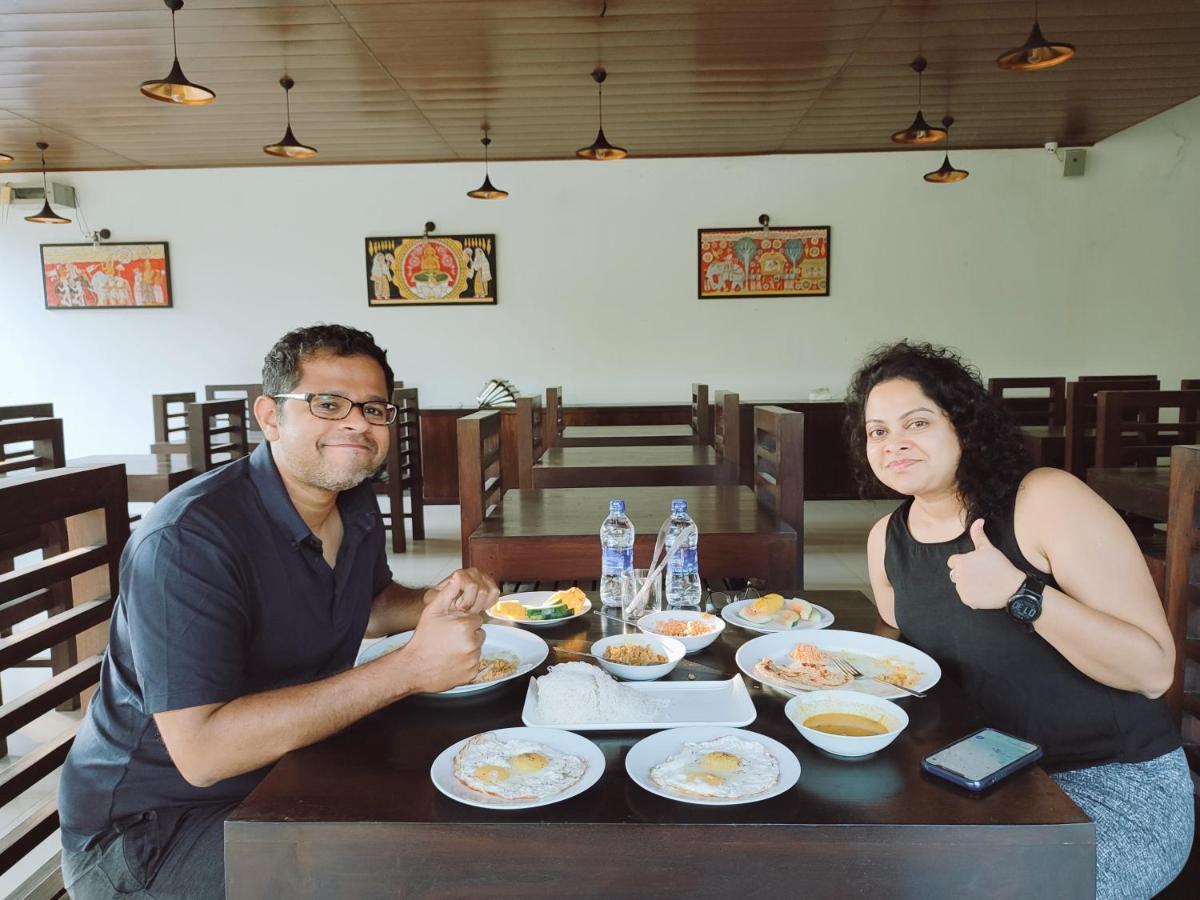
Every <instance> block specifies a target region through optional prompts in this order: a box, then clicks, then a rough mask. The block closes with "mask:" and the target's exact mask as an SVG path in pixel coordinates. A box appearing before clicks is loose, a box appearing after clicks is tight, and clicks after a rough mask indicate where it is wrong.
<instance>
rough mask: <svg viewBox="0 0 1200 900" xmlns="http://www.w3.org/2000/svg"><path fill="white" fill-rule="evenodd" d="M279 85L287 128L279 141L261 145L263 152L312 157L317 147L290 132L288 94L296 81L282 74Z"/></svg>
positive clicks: (315, 153) (293, 157) (304, 157)
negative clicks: (285, 113)
mask: <svg viewBox="0 0 1200 900" xmlns="http://www.w3.org/2000/svg"><path fill="white" fill-rule="evenodd" d="M279 86H280V87H281V88H283V104H284V107H285V108H286V110H287V128H286V129H285V130H284V132H283V137H282V138H280V139H279V143H278V144H267V145H266V146H265V147H263V153H269V154H271V155H272V156H284V157H287V158H288V159H312V158H313V157H314V156H316V155H317V148H316V147H310V146H308V144H302V143H300V142H299V141H298V140H296V136H295V135H294V134H292V101H291V99H290V96H291V92H292V88H294V87H295V86H296V82H294V81H293V80H292V79H291V78H290V77H289V76H287V75H284V76H283V77H282V78H280V79H279Z"/></svg>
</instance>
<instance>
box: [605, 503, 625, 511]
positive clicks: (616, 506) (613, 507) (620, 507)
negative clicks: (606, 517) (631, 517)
mask: <svg viewBox="0 0 1200 900" xmlns="http://www.w3.org/2000/svg"><path fill="white" fill-rule="evenodd" d="M608 511H609V512H619V513H623V512H625V501H624V500H609V501H608Z"/></svg>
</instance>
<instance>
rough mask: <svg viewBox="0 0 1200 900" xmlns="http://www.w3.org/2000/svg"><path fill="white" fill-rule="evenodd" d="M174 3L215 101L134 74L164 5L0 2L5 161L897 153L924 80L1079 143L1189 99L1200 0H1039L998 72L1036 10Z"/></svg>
mask: <svg viewBox="0 0 1200 900" xmlns="http://www.w3.org/2000/svg"><path fill="white" fill-rule="evenodd" d="M603 5H604V4H603V0H187V2H186V5H185V7H184V9H183V10H182V11H181V12H180V13H179V15H178V16H177V18H176V24H177V26H178V36H179V55H180V61H181V63H182V65H183V68H184V71H185V72H186V73H187V74H188V77H189V78H191V79H193V80H194V81H196V82H199V83H201V84H204V85H207V86H208V87H211V88H212V89H213V90H215V91H216V93H217V100H216V102H215V103H214V104H212V105H211V106H206V107H197V108H176V107H172V106H169V105H167V104H156V103H154V102H152V101H149V100H146V99H145V98H143V97H142V96H141V95H140V94H139V93H138V91H137V85H138V84H139V83H140V82H141V81H143V80H145V79H147V78H153V77H156V76H161V75H163V74H165V73H166V71H167V69H168V68H169V66H170V62H171V21H170V18H171V17H170V13H169V12H168V11H167V10H166V9H165V8H164V7H163V5H162V3H161V0H4V2H2V3H0V151H3V152H7V153H11V154H13V155H14V156H15V157H16V162H15V163H14V164H13V165H10V166H6V167H5V169H6V171H10V172H11V171H31V170H35V169H36V168H37V164H38V159H37V153H36V150H35V149H34V148H33V143H34V142H35V141H36V140H39V139H45V140H47V141H49V142H50V144H51V150H50V152H49V154H48V156H47V161H48V164H49V166H50V167H51V168H53V169H64V168H65V169H120V168H156V167H166V166H189V167H191V166H240V165H279V164H282V165H296V163H295V162H290V161H279V160H276V159H273V158H271V157H268V156H266V155H265V154H263V153H262V150H261V148H262V145H263V144H265V143H268V142H270V141H273V140H275V139H277V138H278V136H279V134H280V133H282V127H283V121H284V118H283V98H282V96H281V94H282V91H281V89H280V88H279V86H278V79H279V76H280V75H281V74H282V73H283V72H284V71H285V70H286V71H287V72H288V73H289V74H290V75H292V77H293V78H295V80H296V88H295V89H294V90H293V92H292V95H291V99H292V123H293V126H294V127H295V130H296V134H297V136H298V137H300V138H301V139H302V140H304V141H306V142H308V143H311V144H314V145H315V146H317V147H318V149H319V150H320V151H321V155H320V156H319V157H318V161H319V162H337V163H350V162H387V161H392V162H409V161H433V160H446V161H453V160H476V159H478V158H479V156H480V150H479V137H480V128H481V125H482V123H483V122H484V121H486V122H487V123H488V124H489V126H490V128H491V134H492V137H493V139H494V141H495V143H494V144H493V145H492V148H491V149H492V158H493V159H496V160H504V159H555V158H570V157H571V156H572V154H573V152H574V150H575V149H576V148H577V147H580V146H583V145H585V144H587V143H589V142H590V141H591V139H592V137H593V136H594V135H595V129H596V90H595V85H594V84H593V83H592V81H591V79H590V78H589V73H590V71H591V69H592V68H593V67H594V66H595V65H596V64H598V63H603V64H604V65H606V66H607V68H608V70H609V80H608V81H607V82H606V84H605V89H604V118H605V131H606V132H607V133H608V135H609V137H610V139H611V140H613V141H614V142H616V143H619V144H621V145H622V146H626V147H629V149H630V150H631V152H632V153H633V155H635V156H690V155H740V154H746V153H781V152H784V153H805V152H851V151H870V150H875V151H878V150H897V149H904V148H898V147H896V145H894V144H892V143H891V142H890V141H889V139H888V136H889V135H890V134H891V132H893V131H896V130H898V129H900V128H903V127H904V126H905V125H907V124H908V122H909V121H911V119H912V116H913V114H914V112H915V110H916V90H917V85H916V77H915V76H914V75H913V73H912V72H911V71H910V70H909V68H908V64H909V62H910V61H911V60H912V58H913V57H914V56H915V55H916V54H917V52H918V50H919V51H921V52H923V53H924V54H925V55H926V56H927V57H928V59H929V68H928V70H927V72H926V75H925V79H924V93H923V104H922V105H923V107H924V110H925V114H926V117H927V118H929V119H930V120H931V121H933V120H936V119H940V118H941V116H942V115H943V114H946V113H949V114H951V115H953V116H954V117H955V119H956V123H955V126H954V131H953V136H954V145H955V146H956V147H960V148H964V149H966V148H987V147H1022V146H1040V145H1041V144H1042V143H1043V142H1045V141H1046V140H1058V141H1059V142H1060V143H1062V144H1063V145H1064V146H1065V145H1068V144H1075V145H1087V144H1091V143H1094V142H1095V141H1097V140H1100V139H1101V138H1104V137H1107V136H1108V135H1110V134H1113V133H1115V132H1117V131H1120V130H1122V129H1124V128H1127V127H1129V126H1130V125H1133V124H1135V123H1137V122H1139V121H1142V120H1144V119H1146V118H1148V117H1149V116H1151V115H1154V114H1156V113H1158V112H1160V111H1162V110H1164V109H1167V108H1169V107H1171V106H1173V105H1176V104H1178V103H1180V102H1182V101H1184V100H1187V99H1190V98H1191V97H1194V96H1197V95H1198V94H1200V52H1197V51H1198V50H1200V3H1197V2H1196V0H1160V2H1155V3H1153V4H1129V3H1128V2H1127V0H1045V2H1043V3H1042V4H1041V14H1042V25H1043V29H1044V31H1045V33H1046V34H1047V35H1048V36H1050V37H1051V38H1061V39H1063V40H1068V41H1071V42H1073V43H1075V44H1076V46H1077V47H1078V48H1079V52H1078V54H1077V56H1076V58H1075V59H1073V60H1071V61H1070V62H1068V63H1067V64H1065V65H1064V66H1061V67H1058V68H1055V69H1050V70H1047V71H1044V72H1038V73H1011V72H1003V71H1001V70H999V69H998V68H997V67H996V65H995V58H996V56H997V54H999V53H1000V52H1002V51H1004V50H1006V49H1009V48H1011V47H1013V46H1016V45H1019V44H1020V43H1022V42H1023V41H1024V39H1025V37H1026V35H1027V34H1028V33H1029V28H1030V26H1031V25H1032V4H1031V3H1029V2H1026V0H739V2H737V3H729V2H728V0H608V2H607V12H606V13H605V15H604V16H603V17H601V16H600V12H601V9H602V7H603Z"/></svg>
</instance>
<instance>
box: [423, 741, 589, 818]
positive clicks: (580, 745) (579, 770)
mask: <svg viewBox="0 0 1200 900" xmlns="http://www.w3.org/2000/svg"><path fill="white" fill-rule="evenodd" d="M603 774H604V752H603V751H602V750H601V749H600V748H599V747H597V746H596V745H595V744H594V743H592V742H591V741H589V740H588V739H587V738H585V737H582V736H580V735H578V734H575V733H574V732H571V731H563V730H562V729H559V728H497V729H496V730H495V731H485V732H483V733H481V734H476V735H472V736H471V737H469V738H464V739H463V740H461V741H459V742H458V743H456V744H451V745H450V746H449V747H447V748H446V749H445V750H443V751H442V752H441V753H440V754H438V757H437V759H435V760H434V761H433V765H432V766H431V767H430V769H429V776H430V778H432V779H433V785H434V787H436V788H437V789H438V790H439V791H441V792H442V793H443V794H445V795H446V796H447V797H449V798H450V799H451V800H457V801H458V802H459V803H466V804H467V805H469V806H481V807H484V808H486V809H529V808H531V807H534V806H546V805H548V804H550V803H558V802H559V801H561V800H566V799H567V798H568V797H574V796H575V795H576V794H581V793H583V792H584V791H586V790H587V789H588V788H590V787H591V786H592V785H594V784H595V783H596V782H597V781H599V780H600V776H601V775H603Z"/></svg>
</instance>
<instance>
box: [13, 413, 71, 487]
mask: <svg viewBox="0 0 1200 900" xmlns="http://www.w3.org/2000/svg"><path fill="white" fill-rule="evenodd" d="M65 464H66V458H65V456H64V454H63V426H62V419H14V420H11V421H0V475H9V474H11V473H13V472H20V471H22V470H25V469H56V468H61V467H62V466H63V465H65Z"/></svg>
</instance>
